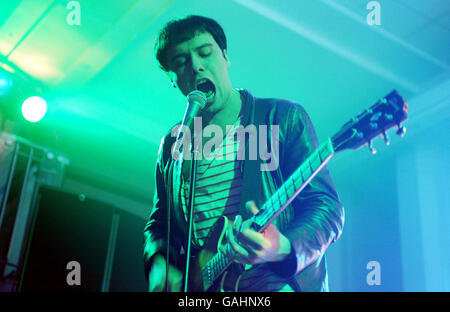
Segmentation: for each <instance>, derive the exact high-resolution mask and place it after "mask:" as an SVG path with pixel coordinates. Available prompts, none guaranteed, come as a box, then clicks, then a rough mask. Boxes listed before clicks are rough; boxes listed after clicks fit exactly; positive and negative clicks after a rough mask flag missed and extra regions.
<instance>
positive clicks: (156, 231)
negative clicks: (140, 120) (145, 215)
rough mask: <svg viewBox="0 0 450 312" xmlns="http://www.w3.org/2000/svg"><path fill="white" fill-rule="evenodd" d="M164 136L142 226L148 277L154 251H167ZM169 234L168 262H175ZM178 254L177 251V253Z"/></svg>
mask: <svg viewBox="0 0 450 312" xmlns="http://www.w3.org/2000/svg"><path fill="white" fill-rule="evenodd" d="M164 143H165V138H163V139H162V140H161V145H160V147H159V151H158V157H157V160H156V169H155V193H154V196H153V206H152V209H151V212H150V217H149V221H148V222H147V224H146V226H145V228H144V248H143V249H144V266H145V267H144V268H145V277H146V278H147V279H148V273H149V270H150V265H151V258H152V256H153V255H155V254H156V253H160V254H162V255H163V256H164V257H166V251H167V232H168V230H167V211H168V209H169V208H168V202H167V191H166V183H165V179H164V176H165V175H164V166H165V165H164V158H165V157H164V155H165V154H166V150H167V146H165V144H164ZM173 236H174V235H173V234H172V235H171V244H170V247H171V248H170V262H174V263H176V261H177V253H176V252H175V250H176V246H178V244H176V243H175V242H174V240H173ZM178 254H179V253H178Z"/></svg>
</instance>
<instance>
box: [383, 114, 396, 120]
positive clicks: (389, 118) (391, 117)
mask: <svg viewBox="0 0 450 312" xmlns="http://www.w3.org/2000/svg"><path fill="white" fill-rule="evenodd" d="M384 118H386V120H392V119H394V116H392V115H391V114H384Z"/></svg>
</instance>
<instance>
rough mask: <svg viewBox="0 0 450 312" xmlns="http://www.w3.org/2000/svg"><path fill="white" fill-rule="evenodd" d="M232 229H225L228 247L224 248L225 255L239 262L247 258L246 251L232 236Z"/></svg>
mask: <svg viewBox="0 0 450 312" xmlns="http://www.w3.org/2000/svg"><path fill="white" fill-rule="evenodd" d="M233 232H234V229H233V228H231V227H229V228H228V229H227V241H228V245H229V248H226V250H227V252H226V253H225V255H226V256H227V257H228V258H230V260H232V261H236V262H241V263H242V261H245V259H246V258H248V251H247V250H245V248H243V247H242V246H241V245H240V244H239V243H238V242H237V241H236V238H235V236H234V233H233Z"/></svg>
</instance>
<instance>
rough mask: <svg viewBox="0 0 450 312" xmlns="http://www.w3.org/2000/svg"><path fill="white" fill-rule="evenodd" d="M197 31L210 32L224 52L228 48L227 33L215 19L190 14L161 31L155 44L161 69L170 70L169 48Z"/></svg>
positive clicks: (167, 25) (172, 22) (192, 35)
mask: <svg viewBox="0 0 450 312" xmlns="http://www.w3.org/2000/svg"><path fill="white" fill-rule="evenodd" d="M197 32H208V33H210V34H211V35H212V36H213V38H214V40H216V42H217V45H218V46H219V47H220V49H221V50H222V52H223V50H225V49H226V48H227V38H226V37H225V33H224V31H223V29H222V27H221V26H220V25H219V23H217V22H216V21H215V20H213V19H211V18H208V17H203V16H198V15H188V16H186V17H183V18H181V19H177V20H172V21H170V22H168V23H167V24H166V25H165V26H164V28H163V29H162V30H161V31H160V32H159V36H158V39H157V41H156V44H155V56H156V59H157V60H158V62H159V66H160V67H161V69H163V70H164V71H166V72H168V71H169V68H168V62H167V61H168V60H167V52H168V51H169V49H171V48H172V47H174V46H175V45H177V44H179V43H181V42H184V41H187V40H189V39H191V38H193V37H194V36H195V35H196V33H197Z"/></svg>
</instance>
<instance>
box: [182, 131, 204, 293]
mask: <svg viewBox="0 0 450 312" xmlns="http://www.w3.org/2000/svg"><path fill="white" fill-rule="evenodd" d="M196 135H197V134H196V133H195V131H194V136H193V143H192V144H191V147H193V148H192V151H191V174H190V176H191V180H190V185H189V204H188V208H189V209H188V220H187V221H188V224H189V229H188V237H187V243H186V246H187V247H186V270H185V274H184V292H188V279H189V263H190V259H191V245H192V243H191V241H192V232H193V227H194V197H195V185H196V183H195V182H196V180H197V157H196V156H197V155H198V154H199V153H200V151H199V144H198V143H199V142H197V141H198V140H196V139H195V137H196ZM200 142H201V141H200Z"/></svg>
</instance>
